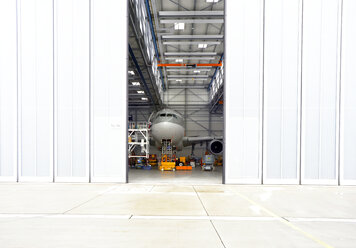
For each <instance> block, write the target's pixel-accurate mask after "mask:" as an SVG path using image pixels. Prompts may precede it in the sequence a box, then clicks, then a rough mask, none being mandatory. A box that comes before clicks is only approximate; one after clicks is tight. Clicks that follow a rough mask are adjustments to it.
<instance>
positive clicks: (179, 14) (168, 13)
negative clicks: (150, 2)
mask: <svg viewBox="0 0 356 248" xmlns="http://www.w3.org/2000/svg"><path fill="white" fill-rule="evenodd" d="M158 14H159V17H193V16H199V17H211V16H214V17H217V16H220V17H223V16H224V11H159V12H158Z"/></svg>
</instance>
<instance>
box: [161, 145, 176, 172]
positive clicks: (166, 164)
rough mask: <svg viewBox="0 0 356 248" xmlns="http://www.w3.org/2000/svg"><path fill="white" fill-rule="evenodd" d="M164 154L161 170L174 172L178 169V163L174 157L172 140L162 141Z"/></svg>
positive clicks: (162, 155)
mask: <svg viewBox="0 0 356 248" xmlns="http://www.w3.org/2000/svg"><path fill="white" fill-rule="evenodd" d="M161 143H162V150H161V151H162V153H161V164H160V166H159V169H160V170H161V171H165V170H173V171H175V170H176V169H175V168H176V162H175V159H174V157H173V147H172V140H170V139H162V142H161Z"/></svg>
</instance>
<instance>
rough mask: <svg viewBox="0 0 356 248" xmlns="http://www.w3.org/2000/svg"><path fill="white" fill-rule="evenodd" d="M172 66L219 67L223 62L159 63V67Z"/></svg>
mask: <svg viewBox="0 0 356 248" xmlns="http://www.w3.org/2000/svg"><path fill="white" fill-rule="evenodd" d="M170 66H175V67H192V68H196V67H204V66H214V67H219V66H222V62H221V61H220V62H219V63H218V64H158V65H157V67H170Z"/></svg>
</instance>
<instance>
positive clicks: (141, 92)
mask: <svg viewBox="0 0 356 248" xmlns="http://www.w3.org/2000/svg"><path fill="white" fill-rule="evenodd" d="M137 93H138V94H144V93H145V92H144V91H143V90H138V91H137Z"/></svg>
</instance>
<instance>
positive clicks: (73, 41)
mask: <svg viewBox="0 0 356 248" xmlns="http://www.w3.org/2000/svg"><path fill="white" fill-rule="evenodd" d="M0 21H1V22H0V33H1V37H2V38H1V42H0V181H20V182H23V181H46V182H53V181H56V182H61V181H67V182H89V181H93V182H94V181H95V182H108V181H112V182H126V146H127V142H126V140H127V139H126V135H127V134H126V132H127V131H126V129H127V127H126V126H127V120H126V118H127V117H126V112H127V111H126V104H127V103H126V102H127V101H126V99H127V90H126V88H127V81H126V78H127V68H126V65H127V39H126V36H127V3H126V1H115V0H104V1H103V0H100V1H99V0H91V1H86V0H78V1H72V0H55V1H52V0H18V1H12V0H5V1H1V2H0Z"/></svg>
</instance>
